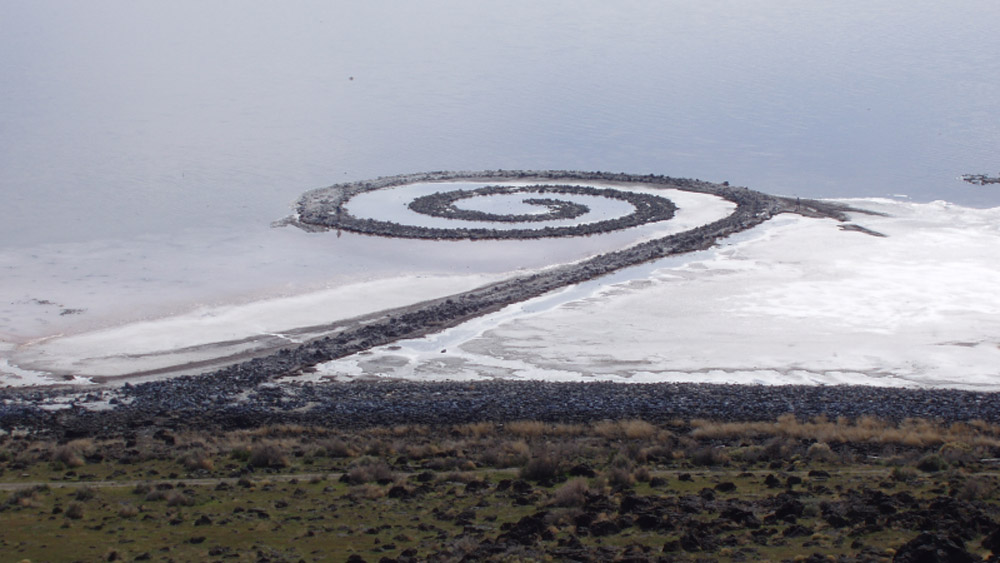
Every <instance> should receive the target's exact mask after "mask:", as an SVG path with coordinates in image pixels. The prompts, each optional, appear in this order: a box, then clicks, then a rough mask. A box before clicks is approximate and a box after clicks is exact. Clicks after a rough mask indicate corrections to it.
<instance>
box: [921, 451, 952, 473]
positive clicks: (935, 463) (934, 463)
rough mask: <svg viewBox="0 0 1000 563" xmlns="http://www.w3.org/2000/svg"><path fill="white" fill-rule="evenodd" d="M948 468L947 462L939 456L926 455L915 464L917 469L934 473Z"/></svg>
mask: <svg viewBox="0 0 1000 563" xmlns="http://www.w3.org/2000/svg"><path fill="white" fill-rule="evenodd" d="M947 468H948V462H947V461H945V460H944V458H943V457H941V456H940V455H939V454H927V455H925V456H924V457H922V458H920V461H918V462H917V469H919V470H921V471H925V472H927V473H934V472H937V471H942V470H944V469H947Z"/></svg>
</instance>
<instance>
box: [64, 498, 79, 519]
mask: <svg viewBox="0 0 1000 563" xmlns="http://www.w3.org/2000/svg"><path fill="white" fill-rule="evenodd" d="M63 514H64V515H65V516H66V518H71V519H73V520H79V519H81V518H83V505H82V504H80V503H79V502H71V503H69V506H67V507H66V512H64V513H63Z"/></svg>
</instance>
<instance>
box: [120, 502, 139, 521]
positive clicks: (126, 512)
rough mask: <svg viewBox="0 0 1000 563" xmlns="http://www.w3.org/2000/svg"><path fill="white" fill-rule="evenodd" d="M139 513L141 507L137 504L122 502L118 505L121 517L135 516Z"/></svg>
mask: <svg viewBox="0 0 1000 563" xmlns="http://www.w3.org/2000/svg"><path fill="white" fill-rule="evenodd" d="M138 515H139V509H138V508H136V507H135V505H132V504H128V503H122V504H121V506H119V507H118V516H119V517H121V518H134V517H135V516H138Z"/></svg>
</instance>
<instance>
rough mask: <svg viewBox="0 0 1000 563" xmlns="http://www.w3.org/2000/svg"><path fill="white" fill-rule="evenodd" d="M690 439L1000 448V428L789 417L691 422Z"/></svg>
mask: <svg viewBox="0 0 1000 563" xmlns="http://www.w3.org/2000/svg"><path fill="white" fill-rule="evenodd" d="M691 426H692V427H693V429H692V431H691V436H692V437H693V438H696V439H699V440H715V439H732V438H741V437H742V438H756V437H760V436H783V437H787V438H794V439H799V440H817V441H820V442H825V443H827V444H843V443H875V444H895V445H901V446H912V447H920V448H924V447H928V446H934V445H941V444H945V443H947V442H962V443H966V444H969V445H971V446H988V447H997V446H1000V426H997V425H992V424H988V423H985V422H982V421H974V422H970V423H962V422H958V423H953V424H950V425H945V424H939V423H936V422H933V421H930V420H925V419H906V420H904V421H902V422H900V423H899V424H893V423H890V422H887V421H884V420H879V419H876V418H873V417H868V416H865V417H860V418H858V419H856V420H849V419H847V418H844V417H840V418H838V419H837V420H833V421H832V420H829V419H827V418H826V417H817V418H815V419H813V420H811V421H800V420H798V419H796V418H795V416H794V415H791V414H786V415H782V416H780V417H778V420H776V421H774V422H715V421H709V420H692V421H691Z"/></svg>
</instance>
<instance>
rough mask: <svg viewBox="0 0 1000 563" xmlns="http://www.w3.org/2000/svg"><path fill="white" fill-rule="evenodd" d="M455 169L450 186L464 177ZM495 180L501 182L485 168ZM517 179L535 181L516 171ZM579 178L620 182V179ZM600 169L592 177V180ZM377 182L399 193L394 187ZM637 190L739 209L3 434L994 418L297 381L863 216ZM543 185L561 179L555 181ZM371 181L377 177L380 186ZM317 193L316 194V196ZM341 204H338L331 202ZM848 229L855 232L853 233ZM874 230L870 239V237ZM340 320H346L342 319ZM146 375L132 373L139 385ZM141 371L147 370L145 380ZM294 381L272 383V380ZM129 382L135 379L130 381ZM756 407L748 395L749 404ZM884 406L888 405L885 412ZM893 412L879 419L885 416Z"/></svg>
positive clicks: (773, 389)
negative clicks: (480, 321) (537, 304)
mask: <svg viewBox="0 0 1000 563" xmlns="http://www.w3.org/2000/svg"><path fill="white" fill-rule="evenodd" d="M462 174H467V173H458V174H451V175H450V176H449V178H459V177H461V178H464V177H467V176H462ZM489 174H490V175H491V176H495V175H496V174H497V173H489ZM508 174H510V175H512V176H511V177H514V178H517V179H523V178H525V174H528V179H539V178H541V177H540V176H531V175H530V174H539V173H524V172H510V173H508ZM559 174H563V175H565V174H576V175H577V176H578V178H577V179H599V180H602V181H607V182H626V181H627V180H626V178H628V177H627V176H625V175H612V176H613V177H610V178H608V177H604V176H600V175H598V176H597V177H594V176H592V175H589V174H584V173H559ZM595 174H599V173H595ZM425 176H426V175H410V176H406V177H393V178H390V179H381V180H379V181H381V182H383V183H386V184H387V185H395V184H398V183H399V182H400V181H401V180H400V178H407V179H413V178H424V177H425ZM633 178H636V182H638V183H642V184H643V185H644V186H652V187H656V186H660V187H669V188H677V189H683V190H689V191H697V192H702V193H710V194H713V195H717V196H719V197H721V198H724V199H726V200H728V201H732V202H734V203H735V204H736V209H735V210H734V211H733V213H731V214H730V215H729V216H727V217H725V218H723V219H721V220H717V221H715V222H713V223H709V224H707V225H703V226H700V227H696V228H693V229H691V230H688V231H685V232H681V233H677V234H673V235H669V236H666V237H662V238H658V239H655V240H650V241H647V242H642V243H639V244H636V245H633V246H630V247H627V248H625V249H622V250H618V251H613V252H608V253H605V254H602V255H598V256H596V257H593V258H590V259H586V260H582V261H579V262H576V263H573V264H569V265H563V266H556V267H552V268H549V269H547V270H545V271H541V272H535V273H531V274H527V275H522V276H516V277H514V278H510V279H507V280H503V281H500V282H495V283H492V284H488V285H485V286H482V287H479V288H477V289H474V290H471V291H466V292H462V293H459V294H455V295H452V296H450V297H446V298H439V299H433V300H429V301H425V302H423V303H420V304H416V305H412V306H407V307H402V308H398V309H393V310H388V311H382V312H380V313H376V314H374V315H370V316H367V317H365V318H363V319H355V320H354V321H352V322H350V323H349V326H346V327H338V328H337V330H335V331H334V333H333V334H329V335H324V336H321V337H318V338H314V339H312V340H311V341H308V342H306V343H304V344H301V345H298V346H294V347H288V346H283V347H278V346H275V347H273V348H270V349H267V350H260V351H257V352H255V353H254V354H253V355H255V356H256V355H259V356H260V357H255V358H253V359H250V360H248V361H243V362H240V363H236V364H234V365H230V366H228V367H224V368H222V369H218V370H215V371H212V372H209V373H204V374H201V375H195V376H187V375H185V376H179V377H174V378H169V379H160V380H154V381H145V382H141V383H129V382H128V378H129V376H118V377H115V378H113V379H112V378H108V379H106V380H105V382H104V383H108V382H110V381H115V382H116V384H117V383H118V382H122V381H124V384H123V385H121V386H117V387H108V386H100V387H96V388H95V387H93V386H90V387H79V386H73V385H60V386H56V387H50V388H23V389H10V390H4V391H3V392H0V426H2V427H3V428H5V429H8V430H10V429H14V428H19V429H23V430H29V431H39V432H46V433H62V434H65V435H66V436H75V435H80V436H83V435H105V434H108V433H110V434H118V433H124V432H128V431H129V429H130V428H131V429H134V428H136V427H142V426H149V425H154V424H155V425H161V424H163V425H167V426H172V427H173V426H185V425H190V426H192V427H195V426H196V427H218V428H235V427H250V426H258V425H261V424H269V423H293V424H319V425H332V426H345V427H351V426H355V425H360V426H367V425H381V424H395V423H403V422H408V423H435V424H436V423H455V422H470V421H476V420H492V421H505V420H517V419H529V418H531V419H541V420H600V419H605V418H636V417H639V418H649V419H651V420H665V419H671V418H678V417H679V418H692V417H694V418H702V417H704V418H720V419H725V420H766V419H770V418H775V417H777V416H779V415H782V414H786V413H794V414H796V415H797V416H806V417H809V416H816V415H818V414H827V415H829V416H847V417H858V416H869V415H877V416H882V417H886V416H888V417H889V418H892V419H902V418H907V417H929V418H945V419H948V420H967V419H971V418H982V419H988V420H993V419H995V418H996V417H997V416H998V415H997V414H995V413H998V412H1000V394H996V393H988V392H973V391H959V390H950V389H947V390H940V389H896V388H879V387H863V386H835V387H806V386H787V385H786V386H757V385H748V386H743V385H710V384H702V383H642V384H640V383H637V384H627V385H623V384H618V383H599V382H594V383H551V382H545V381H514V380H497V381H484V382H476V383H469V382H463V383H456V382H436V383H432V382H420V381H407V382H400V381H355V382H350V383H340V382H323V383H317V384H301V383H295V382H294V378H295V377H296V376H297V375H301V374H303V373H309V372H310V371H312V370H313V366H315V365H317V364H320V363H323V362H326V361H329V360H332V359H337V358H341V357H344V356H348V355H350V354H354V353H358V352H362V351H365V350H369V349H371V348H373V347H375V346H380V345H385V344H389V343H391V342H394V341H398V340H402V339H412V338H419V337H421V336H425V335H427V334H430V333H433V332H437V331H440V330H443V329H447V328H451V327H454V326H457V325H459V324H461V323H462V322H465V321H466V320H469V319H472V318H476V317H480V316H482V315H485V314H488V313H491V312H494V311H498V310H500V309H502V308H504V307H506V306H508V305H511V304H514V303H518V302H523V301H525V300H527V299H530V298H533V297H537V296H539V295H542V294H545V293H548V292H551V291H553V290H557V289H560V288H562V287H566V286H569V285H574V284H578V283H581V282H583V281H587V280H591V279H595V278H599V277H601V276H603V275H606V274H609V273H612V272H615V271H618V270H621V269H623V268H626V267H630V266H634V265H638V264H642V263H646V262H649V261H652V260H657V259H660V258H663V257H667V256H673V255H679V254H685V253H688V252H692V251H696V250H702V249H706V248H709V247H711V246H713V245H714V244H715V243H716V242H717V241H718V240H720V239H722V238H724V237H726V236H729V235H732V234H734V233H738V232H741V231H745V230H747V229H750V228H752V227H754V226H757V225H760V224H761V223H764V222H766V221H767V220H768V219H770V218H772V217H774V216H776V215H778V214H781V213H795V214H800V215H804V216H807V217H826V218H833V219H836V220H837V221H840V222H841V223H842V224H847V221H848V217H847V215H846V213H847V212H861V213H871V212H869V211H864V210H860V209H854V208H852V207H849V206H847V205H843V204H838V203H829V202H818V201H811V200H798V199H790V198H784V197H777V196H770V195H767V194H763V193H760V192H756V191H752V190H749V189H747V188H740V187H731V186H728V185H719V184H708V183H705V182H699V181H691V180H674V179H670V178H664V177H654V176H649V177H633ZM550 179H565V176H556V177H555V178H550ZM379 181H376V183H377V182H379ZM317 193H319V191H318V190H317V191H314V192H310V194H311V195H312V196H315V195H316V194H317ZM334 200H335V201H336V202H337V203H338V204H339V203H341V202H342V201H343V199H342V198H334ZM848 226H849V224H848ZM869 234H874V233H869ZM337 324H341V323H337ZM136 375H140V374H133V377H134V376H136ZM147 375H148V374H147ZM278 379H283V380H285V381H288V380H291V382H288V383H285V382H282V383H280V384H278V383H275V380H278ZM133 381H134V380H133ZM748 396H751V397H753V400H747V397H748ZM886 405H890V406H889V407H887V406H886ZM887 408H889V409H890V411H889V412H888V413H887V412H886V409H887Z"/></svg>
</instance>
